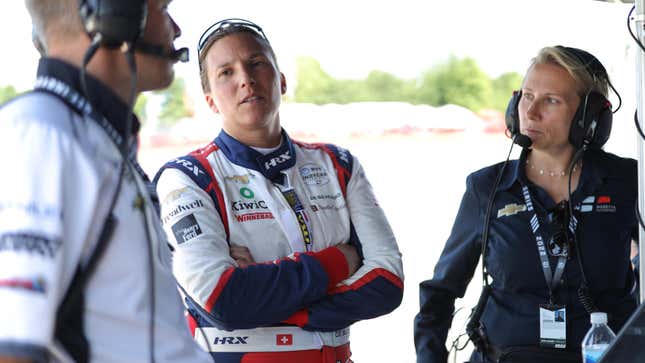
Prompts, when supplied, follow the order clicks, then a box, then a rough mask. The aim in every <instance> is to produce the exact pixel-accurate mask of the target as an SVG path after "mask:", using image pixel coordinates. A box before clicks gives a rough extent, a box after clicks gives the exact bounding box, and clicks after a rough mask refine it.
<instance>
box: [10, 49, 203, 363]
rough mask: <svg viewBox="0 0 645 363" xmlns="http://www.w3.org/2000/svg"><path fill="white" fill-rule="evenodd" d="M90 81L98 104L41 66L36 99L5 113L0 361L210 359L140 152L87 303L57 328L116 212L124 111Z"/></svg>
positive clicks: (60, 66)
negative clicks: (177, 277) (178, 282)
mask: <svg viewBox="0 0 645 363" xmlns="http://www.w3.org/2000/svg"><path fill="white" fill-rule="evenodd" d="M87 85H88V91H89V93H90V94H91V97H92V100H93V102H92V104H90V103H89V102H88V101H87V100H86V98H85V96H83V95H82V92H81V91H80V88H81V87H80V74H79V70H78V69H77V68H76V67H74V66H72V65H70V64H67V63H64V62H62V61H59V60H55V59H47V58H45V59H42V60H41V61H40V64H39V68H38V80H37V82H36V91H34V92H29V93H27V94H25V95H23V96H20V97H18V98H17V99H14V100H12V101H10V102H9V103H8V104H6V105H4V106H3V107H2V109H0V160H1V161H2V164H3V165H6V166H9V165H10V166H11V167H10V168H7V170H6V172H5V173H3V176H2V178H1V179H0V184H1V185H2V187H1V188H0V302H1V304H0V305H1V307H2V308H1V309H0V356H9V357H18V358H27V359H30V360H32V361H35V362H72V361H74V362H88V361H91V362H98V363H102V362H106V363H107V362H110V363H114V362H123V363H131V362H144V361H148V359H153V360H154V361H156V362H158V363H162V362H209V361H211V357H209V356H208V354H205V353H204V352H203V351H202V350H201V349H200V348H199V346H197V344H194V342H193V339H192V338H191V336H190V333H189V330H188V326H187V324H186V322H185V320H184V317H183V308H182V303H181V299H180V296H179V294H178V293H177V290H176V287H175V281H174V278H173V276H172V274H171V271H170V251H169V249H168V247H167V244H166V242H165V238H164V232H163V230H161V226H160V224H159V223H158V217H157V212H156V210H154V208H153V204H152V203H151V201H150V197H149V196H148V193H147V191H146V187H147V186H149V185H150V183H149V182H147V181H146V178H145V175H143V174H142V173H141V172H140V170H138V168H137V167H136V160H134V156H133V160H130V161H129V162H128V163H126V169H125V175H124V177H123V179H122V186H121V189H120V192H119V194H118V198H117V199H116V205H115V208H114V209H113V210H112V215H113V216H114V218H115V220H116V224H115V225H114V226H115V227H114V229H113V230H112V231H113V232H112V238H111V239H109V240H108V243H107V245H106V249H105V250H104V252H103V254H102V255H101V257H100V258H99V259H98V260H97V263H96V264H95V265H94V266H95V270H94V272H93V274H92V275H91V278H90V279H89V280H88V281H87V283H86V284H85V285H84V288H83V289H81V290H80V291H82V294H81V296H82V298H81V299H76V300H73V299H72V300H69V301H76V302H77V303H74V304H72V303H70V304H69V305H66V306H65V308H66V309H67V308H70V309H72V310H69V311H71V312H72V314H71V320H70V321H63V322H59V321H57V320H58V319H59V318H60V316H61V315H59V314H57V311H59V309H60V308H61V302H62V301H68V300H64V299H65V297H66V296H68V295H67V293H68V292H69V291H68V289H69V288H70V285H71V283H72V281H76V278H77V277H79V276H81V272H79V271H81V270H82V271H85V268H86V267H87V263H88V258H89V256H91V255H92V253H93V251H94V248H95V246H96V245H97V240H98V239H99V234H100V232H101V231H102V227H103V226H104V225H105V223H106V221H107V219H108V215H110V212H111V211H110V202H111V201H112V199H113V196H114V195H116V194H115V193H116V192H117V184H118V183H119V181H120V180H119V171H120V166H121V165H122V163H123V158H122V157H121V153H120V152H119V150H118V149H117V144H119V141H121V142H122V141H123V139H124V136H125V127H124V126H125V119H126V117H128V115H129V108H128V107H127V105H125V104H124V103H123V102H122V101H121V100H120V99H119V98H118V97H117V95H116V94H114V93H113V92H112V90H111V89H109V88H107V87H106V86H105V85H103V84H102V83H100V82H99V81H98V80H96V79H94V78H92V77H91V76H89V75H88V76H87ZM135 127H136V128H137V129H138V121H136V120H135ZM146 183H147V185H146ZM70 305H73V306H70ZM59 323H61V324H59ZM151 324H154V325H151ZM151 350H152V351H151Z"/></svg>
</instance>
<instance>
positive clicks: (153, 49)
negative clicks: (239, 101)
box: [79, 0, 188, 62]
mask: <svg viewBox="0 0 645 363" xmlns="http://www.w3.org/2000/svg"><path fill="white" fill-rule="evenodd" d="M79 14H80V16H81V21H82V22H83V25H84V26H85V30H86V31H87V33H88V35H89V36H90V38H92V39H93V40H97V41H98V43H99V44H100V45H101V46H105V47H108V48H118V47H120V46H122V45H123V44H130V45H131V46H132V47H133V48H134V49H135V50H136V51H138V52H141V53H145V54H148V55H152V56H156V57H159V58H163V59H167V60H170V61H173V62H178V61H180V62H188V48H180V49H170V50H168V49H166V48H165V47H164V46H163V45H159V44H151V43H148V42H145V41H143V39H142V35H143V31H144V29H145V27H146V20H147V17H148V5H147V1H146V0H80V4H79ZM97 37H98V39H97Z"/></svg>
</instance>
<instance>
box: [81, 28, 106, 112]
mask: <svg viewBox="0 0 645 363" xmlns="http://www.w3.org/2000/svg"><path fill="white" fill-rule="evenodd" d="M102 39H103V37H102V36H101V34H96V35H95V36H94V38H92V42H91V43H90V46H89V48H87V51H85V55H84V56H83V66H82V67H81V91H83V94H84V95H85V98H87V100H88V101H89V102H90V104H91V103H92V99H91V96H90V93H89V91H88V88H87V65H88V64H89V63H90V60H91V59H92V57H94V54H96V51H97V50H98V49H99V47H100V46H101V40H102Z"/></svg>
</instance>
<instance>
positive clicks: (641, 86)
mask: <svg viewBox="0 0 645 363" xmlns="http://www.w3.org/2000/svg"><path fill="white" fill-rule="evenodd" d="M635 5H636V10H635V12H634V24H635V28H636V36H637V37H638V39H639V40H640V41H641V43H643V44H645V30H644V29H643V26H644V25H645V0H636V1H635ZM644 92H645V54H644V53H643V51H642V49H640V47H637V48H636V107H637V112H638V122H639V124H640V126H641V129H643V130H645V126H644V125H645V118H644V117H643V111H644V110H645V97H643V94H644ZM637 137H638V195H639V201H638V209H639V210H640V213H641V215H645V147H644V143H643V139H642V138H641V137H640V135H638V134H637ZM639 242H640V243H639V255H640V261H639V265H640V300H641V302H643V300H644V299H645V261H644V257H645V230H643V229H642V228H639Z"/></svg>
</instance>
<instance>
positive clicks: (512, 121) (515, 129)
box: [504, 91, 522, 138]
mask: <svg viewBox="0 0 645 363" xmlns="http://www.w3.org/2000/svg"><path fill="white" fill-rule="evenodd" d="M520 98H522V91H513V96H511V99H510V100H509V101H508V106H506V116H505V118H504V120H505V121H506V129H507V130H508V131H509V133H510V134H511V138H512V137H513V136H515V135H516V134H519V133H520V116H519V111H518V108H517V107H518V105H519V103H520Z"/></svg>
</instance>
